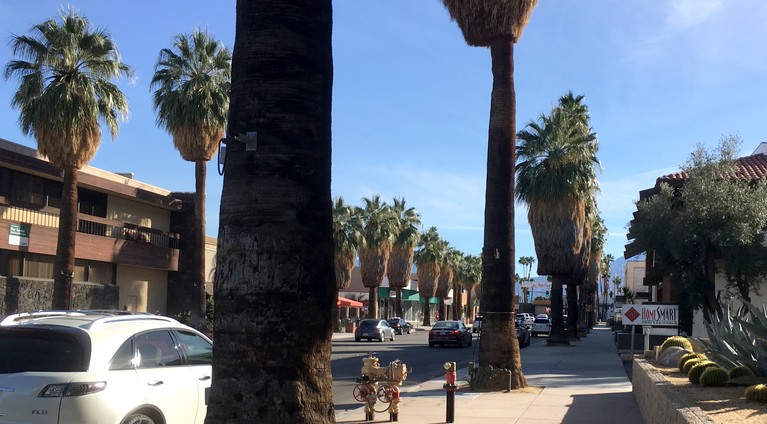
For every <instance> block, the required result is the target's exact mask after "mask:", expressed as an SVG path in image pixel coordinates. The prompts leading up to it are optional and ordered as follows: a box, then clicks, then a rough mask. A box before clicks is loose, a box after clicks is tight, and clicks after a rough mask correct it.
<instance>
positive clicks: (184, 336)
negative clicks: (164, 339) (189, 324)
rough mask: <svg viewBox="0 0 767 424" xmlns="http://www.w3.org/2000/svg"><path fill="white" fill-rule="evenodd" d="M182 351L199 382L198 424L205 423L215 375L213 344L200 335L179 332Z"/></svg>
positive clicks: (183, 331)
mask: <svg viewBox="0 0 767 424" xmlns="http://www.w3.org/2000/svg"><path fill="white" fill-rule="evenodd" d="M175 333H176V338H177V339H178V343H179V347H180V348H181V351H182V352H183V353H184V354H185V355H186V361H187V364H189V368H190V370H191V371H192V373H193V374H194V376H195V379H196V380H197V395H198V402H197V419H196V420H195V423H196V424H203V423H204V422H205V415H206V414H207V412H208V399H209V398H210V383H211V376H212V375H213V367H212V363H213V344H211V343H210V341H208V340H207V339H205V338H203V337H201V336H200V335H198V334H196V333H194V332H191V331H186V330H177V331H176V332H175Z"/></svg>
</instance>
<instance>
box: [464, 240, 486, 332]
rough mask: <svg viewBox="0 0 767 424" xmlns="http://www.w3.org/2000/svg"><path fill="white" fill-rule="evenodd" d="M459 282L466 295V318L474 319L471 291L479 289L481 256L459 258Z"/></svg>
mask: <svg viewBox="0 0 767 424" xmlns="http://www.w3.org/2000/svg"><path fill="white" fill-rule="evenodd" d="M460 275H461V284H462V285H463V288H465V289H466V292H467V293H468V296H467V298H466V309H467V314H466V316H467V318H468V319H469V320H470V321H474V299H473V298H472V295H471V294H472V292H473V291H475V290H477V289H479V282H480V281H481V280H482V257H481V256H475V255H464V257H463V259H462V260H461V272H460Z"/></svg>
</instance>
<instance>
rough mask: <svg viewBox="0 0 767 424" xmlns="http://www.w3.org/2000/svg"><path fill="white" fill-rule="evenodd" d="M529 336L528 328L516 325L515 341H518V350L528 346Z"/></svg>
mask: <svg viewBox="0 0 767 424" xmlns="http://www.w3.org/2000/svg"><path fill="white" fill-rule="evenodd" d="M530 334H531V333H530V327H528V326H526V325H517V340H519V348H520V349H522V348H523V347H525V346H530Z"/></svg>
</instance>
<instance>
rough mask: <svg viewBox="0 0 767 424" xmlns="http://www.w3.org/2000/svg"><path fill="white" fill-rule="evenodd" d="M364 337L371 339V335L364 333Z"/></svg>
mask: <svg viewBox="0 0 767 424" xmlns="http://www.w3.org/2000/svg"><path fill="white" fill-rule="evenodd" d="M362 335H363V336H364V337H370V333H362Z"/></svg>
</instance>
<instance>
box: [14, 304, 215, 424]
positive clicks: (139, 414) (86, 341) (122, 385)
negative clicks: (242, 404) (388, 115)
mask: <svg viewBox="0 0 767 424" xmlns="http://www.w3.org/2000/svg"><path fill="white" fill-rule="evenodd" d="M212 358H213V345H212V343H211V341H210V339H208V338H207V337H205V335H203V334H202V333H200V332H198V331H197V330H194V329H192V328H190V327H188V326H186V325H183V324H181V323H179V322H178V321H176V320H174V319H172V318H167V317H163V316H157V315H151V314H141V315H139V314H133V315H123V314H122V312H118V311H115V312H113V313H112V312H109V311H50V312H34V313H24V314H15V315H10V316H8V317H6V318H5V319H3V320H2V322H0V421H1V422H9V423H27V424H50V423H54V424H75V423H94V424H106V423H108V424H116V423H121V424H127V423H131V424H134V423H141V424H155V423H157V424H159V423H199V424H202V423H203V422H204V421H205V415H206V412H207V400H208V396H209V392H210V383H211V376H212V372H211V361H212Z"/></svg>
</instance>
